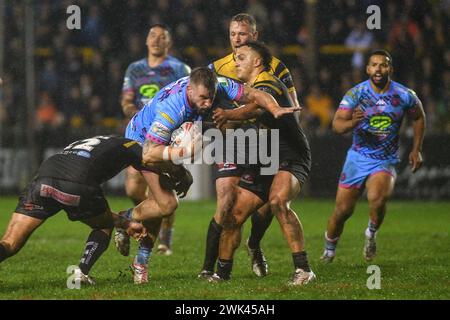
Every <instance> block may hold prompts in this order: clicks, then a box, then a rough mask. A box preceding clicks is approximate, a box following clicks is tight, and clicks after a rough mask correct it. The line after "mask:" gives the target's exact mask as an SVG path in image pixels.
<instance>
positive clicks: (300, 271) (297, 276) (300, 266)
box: [269, 170, 315, 285]
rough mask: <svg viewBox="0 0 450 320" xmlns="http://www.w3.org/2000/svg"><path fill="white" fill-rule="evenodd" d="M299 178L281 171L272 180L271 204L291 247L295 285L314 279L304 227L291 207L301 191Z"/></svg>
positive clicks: (292, 281) (293, 281)
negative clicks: (306, 246) (306, 248)
mask: <svg viewBox="0 0 450 320" xmlns="http://www.w3.org/2000/svg"><path fill="white" fill-rule="evenodd" d="M300 189H301V186H300V182H299V180H298V179H297V178H296V177H295V176H294V175H293V174H292V173H291V172H289V171H284V170H283V171H279V172H278V173H277V174H276V175H275V177H274V179H273V182H272V186H271V188H270V194H269V204H270V209H271V211H272V213H273V215H274V216H275V217H276V218H277V220H278V222H279V223H280V226H281V230H282V232H283V235H284V237H285V239H286V240H287V242H288V245H289V248H290V249H291V253H292V259H293V262H294V269H295V272H294V275H293V277H292V280H291V282H290V283H291V284H293V285H302V284H306V283H308V282H310V281H312V280H314V278H315V275H314V273H313V272H312V270H311V268H310V266H309V263H308V258H307V252H306V250H305V240H304V234H303V227H302V224H301V222H300V220H299V219H298V217H297V214H296V213H295V212H294V211H293V210H292V209H291V208H290V202H291V200H293V199H294V198H295V197H296V196H297V195H298V194H299V193H300Z"/></svg>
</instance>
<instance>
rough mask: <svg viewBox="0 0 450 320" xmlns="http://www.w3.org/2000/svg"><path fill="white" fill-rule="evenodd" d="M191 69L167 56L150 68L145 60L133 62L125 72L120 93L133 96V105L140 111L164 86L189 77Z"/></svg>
mask: <svg viewBox="0 0 450 320" xmlns="http://www.w3.org/2000/svg"><path fill="white" fill-rule="evenodd" d="M190 72H191V69H190V68H189V66H188V65H187V64H185V63H183V62H181V61H180V60H178V59H176V58H174V57H172V56H168V57H167V58H166V59H165V60H164V62H163V63H161V64H160V65H158V66H157V67H154V68H151V67H150V66H149V65H148V62H147V59H142V60H139V61H136V62H133V63H132V64H130V65H129V66H128V69H127V71H126V72H125V78H124V81H123V87H122V92H123V93H126V92H133V93H134V94H135V98H134V104H135V105H136V106H137V107H138V109H141V108H142V107H143V106H144V105H145V104H146V103H148V102H150V101H151V99H152V98H153V97H154V96H155V95H156V93H157V92H158V91H159V90H160V89H161V88H162V87H164V86H165V85H167V84H169V83H171V82H173V81H175V80H177V79H180V78H182V77H185V76H187V75H189V73H190Z"/></svg>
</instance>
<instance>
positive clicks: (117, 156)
mask: <svg viewBox="0 0 450 320" xmlns="http://www.w3.org/2000/svg"><path fill="white" fill-rule="evenodd" d="M111 159H114V161H111ZM141 162H142V147H141V146H140V145H139V144H138V143H137V142H136V141H133V140H130V139H126V138H123V137H114V136H97V137H93V138H90V139H85V140H81V141H76V142H73V143H71V144H70V145H69V146H67V147H66V148H65V149H64V150H63V151H62V152H60V153H58V154H56V155H53V156H52V157H50V158H49V159H47V160H45V161H44V162H43V163H42V164H41V166H40V168H39V171H38V172H37V175H36V176H35V177H34V178H33V180H32V181H31V182H30V184H29V185H28V186H27V187H26V188H25V190H24V191H23V192H22V194H21V195H20V197H19V202H18V204H17V207H16V209H15V212H14V213H13V215H12V217H11V220H10V222H9V225H8V228H7V230H6V233H5V234H4V236H3V238H2V240H1V241H0V262H2V261H3V260H5V259H7V258H9V257H11V256H13V255H15V254H16V253H17V252H19V251H20V249H21V248H22V247H23V246H24V245H25V243H26V241H27V240H28V238H29V237H30V236H31V234H32V233H33V232H34V230H36V229H37V228H38V227H39V226H41V225H42V224H43V223H44V222H45V221H46V220H47V218H50V217H52V216H53V215H55V214H56V213H58V212H59V211H60V210H64V211H66V213H67V216H68V218H69V219H70V220H71V221H81V222H83V223H85V224H87V225H88V226H90V227H91V228H92V231H91V233H90V234H89V236H88V239H87V241H86V247H85V249H84V251H83V256H82V258H81V260H80V263H79V266H78V269H76V270H75V280H78V281H80V282H81V283H85V284H94V281H93V279H92V278H91V277H90V276H89V275H88V274H89V271H90V270H91V268H92V266H93V265H94V263H95V262H96V261H97V260H98V258H100V256H101V255H102V254H103V252H105V251H106V249H107V248H108V244H109V241H110V238H111V233H112V229H113V227H120V228H124V229H128V233H129V234H132V235H133V234H134V236H136V237H143V236H144V234H145V229H144V228H143V226H142V225H141V224H140V223H136V222H130V221H129V220H127V219H125V218H124V217H123V216H122V215H117V214H115V213H112V212H111V210H110V208H109V205H108V202H107V200H106V199H105V196H104V195H103V191H102V189H101V187H100V185H101V184H102V183H104V182H105V181H107V180H109V179H111V178H112V177H114V176H115V175H116V174H118V173H119V172H120V171H122V170H123V169H124V168H126V167H128V166H130V165H132V166H134V167H135V168H137V169H141V168H142V164H141ZM129 211H132V209H130V210H129Z"/></svg>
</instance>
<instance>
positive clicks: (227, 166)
mask: <svg viewBox="0 0 450 320" xmlns="http://www.w3.org/2000/svg"><path fill="white" fill-rule="evenodd" d="M213 167H214V168H213V179H214V180H217V179H219V178H228V177H240V176H242V174H243V173H244V171H245V167H244V166H242V165H239V164H235V163H231V162H225V163H218V164H215V165H214V166H213Z"/></svg>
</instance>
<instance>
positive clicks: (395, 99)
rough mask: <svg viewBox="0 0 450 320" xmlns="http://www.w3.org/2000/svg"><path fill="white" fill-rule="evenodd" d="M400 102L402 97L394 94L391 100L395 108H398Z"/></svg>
mask: <svg viewBox="0 0 450 320" xmlns="http://www.w3.org/2000/svg"><path fill="white" fill-rule="evenodd" d="M400 101H401V100H400V96H399V95H398V94H394V95H393V96H392V98H391V104H392V106H393V107H398V105H399V104H400Z"/></svg>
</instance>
